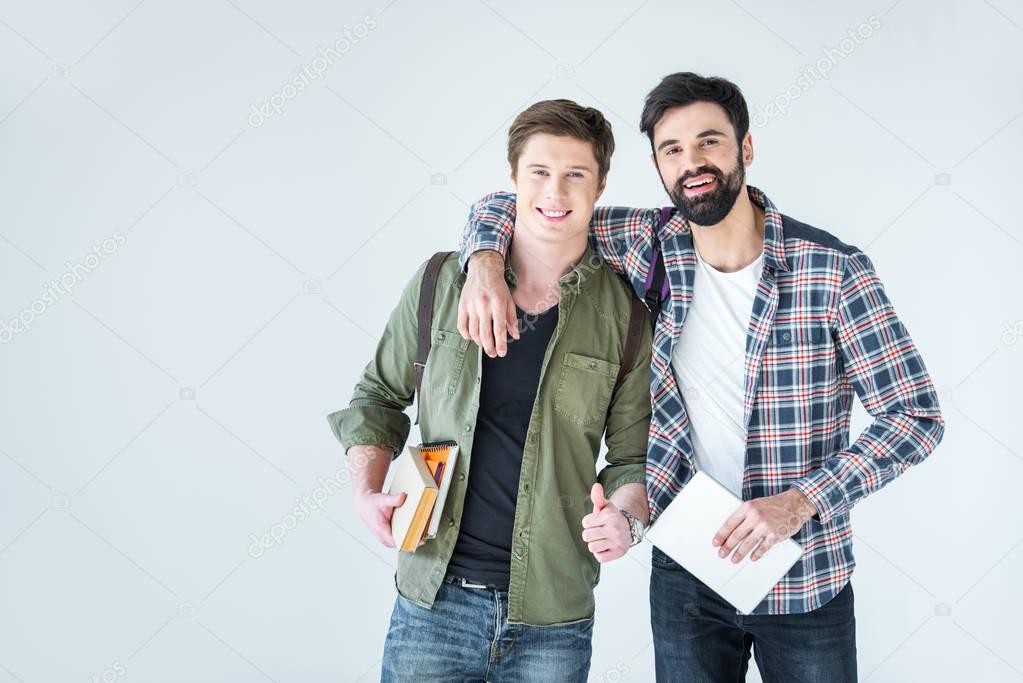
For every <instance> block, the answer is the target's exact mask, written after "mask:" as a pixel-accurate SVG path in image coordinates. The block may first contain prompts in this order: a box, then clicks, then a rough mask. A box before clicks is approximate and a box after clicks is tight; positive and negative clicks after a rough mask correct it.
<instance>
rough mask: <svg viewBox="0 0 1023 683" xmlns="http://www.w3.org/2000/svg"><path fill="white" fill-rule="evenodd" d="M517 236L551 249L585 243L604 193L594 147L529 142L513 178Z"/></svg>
mask: <svg viewBox="0 0 1023 683" xmlns="http://www.w3.org/2000/svg"><path fill="white" fill-rule="evenodd" d="M511 179H512V184H513V185H514V187H515V192H516V194H517V196H518V198H517V201H516V212H517V214H518V215H517V221H516V231H519V230H522V229H525V230H527V231H528V232H529V235H530V237H532V238H535V239H537V240H540V241H543V242H547V243H567V242H573V241H580V240H581V241H582V242H585V240H586V233H587V231H588V230H589V225H590V217H591V216H592V215H593V206H594V204H596V202H597V198H598V197H600V194H601V192H603V191H604V181H602V180H600V179H599V177H598V168H597V159H596V156H595V155H594V152H593V144H592V143H591V142H588V141H586V140H580V139H579V138H575V137H572V136H569V135H550V134H548V133H535V134H533V135H531V136H529V139H528V140H526V143H525V145H523V147H522V153H521V155H520V156H519V159H518V165H517V168H515V169H513V172H512V176H511Z"/></svg>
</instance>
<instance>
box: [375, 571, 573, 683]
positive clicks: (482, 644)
mask: <svg viewBox="0 0 1023 683" xmlns="http://www.w3.org/2000/svg"><path fill="white" fill-rule="evenodd" d="M592 633H593V619H585V620H583V621H577V622H572V623H570V624H561V625H555V626H527V625H524V624H509V623H508V592H507V591H502V590H494V589H490V588H463V587H461V586H459V585H452V584H449V583H442V584H441V586H440V591H439V592H438V593H437V598H436V600H435V601H434V603H433V608H431V609H427V608H426V607H423V606H421V605H418V604H416V603H415V602H412V601H411V600H408V599H407V598H404V597H402V596H401V595H398V597H397V599H396V600H395V603H394V611H393V612H392V613H391V626H390V628H389V629H388V631H387V640H386V641H385V643H384V661H383V672H382V675H381V678H380V680H381V681H384V682H385V683H389V682H390V681H409V682H411V681H415V682H416V683H419V682H420V681H445V682H447V681H495V682H496V681H525V682H529V683H532V682H533V681H566V682H569V681H579V682H580V683H585V681H586V677H587V675H588V674H589V671H590V654H591V646H590V639H591V636H592Z"/></svg>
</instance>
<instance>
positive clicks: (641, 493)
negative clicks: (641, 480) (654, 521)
mask: <svg viewBox="0 0 1023 683" xmlns="http://www.w3.org/2000/svg"><path fill="white" fill-rule="evenodd" d="M608 500H610V501H611V502H612V503H614V504H615V507H617V508H618V509H619V510H626V511H628V512H630V513H632V514H633V515H635V516H636V518H637V519H639V521H641V522H643V526H646V525H647V523H649V521H650V506H649V504H648V503H647V499H646V486H644V485H643V484H637V483H633V484H622V485H621V486H619V487H618V488H617V489H616V490H615V492H614V493H613V494H612V495H611V497H610V498H609V499H608Z"/></svg>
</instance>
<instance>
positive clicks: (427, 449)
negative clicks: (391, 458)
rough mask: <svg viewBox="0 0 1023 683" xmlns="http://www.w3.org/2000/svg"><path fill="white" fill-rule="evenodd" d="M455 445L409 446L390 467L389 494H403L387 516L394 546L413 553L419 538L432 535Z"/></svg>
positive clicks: (450, 470) (439, 512) (449, 472)
mask: <svg viewBox="0 0 1023 683" xmlns="http://www.w3.org/2000/svg"><path fill="white" fill-rule="evenodd" d="M457 456H458V446H457V444H455V442H453V441H440V442H435V443H427V444H420V445H419V446H409V447H408V449H407V450H406V451H405V452H404V453H402V454H401V455H400V456H398V458H397V459H396V460H395V462H394V464H393V465H392V466H391V467H392V468H393V469H394V474H393V476H392V479H391V487H390V489H389V490H388V492H389V493H391V494H398V493H403V492H404V493H405V502H404V503H402V504H401V505H400V506H399V507H397V508H395V509H394V513H393V514H392V515H391V533H392V535H393V536H394V542H395V544H397V546H398V549H399V550H402V551H405V552H413V553H414V552H415V551H416V549H417V548H418V547H419V543H420V541H423V540H426V539H429V538H434V537H435V536H436V535H437V529H438V526H439V524H440V518H441V511H442V510H443V509H444V500H445V499H446V497H447V492H448V488H450V485H451V477H452V474H453V473H454V469H455V468H454V465H455V460H456V458H457Z"/></svg>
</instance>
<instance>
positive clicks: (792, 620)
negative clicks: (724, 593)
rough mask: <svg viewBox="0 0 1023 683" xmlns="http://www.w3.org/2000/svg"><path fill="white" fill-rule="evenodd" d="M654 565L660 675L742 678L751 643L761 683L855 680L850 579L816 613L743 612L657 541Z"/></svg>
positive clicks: (700, 682) (704, 682)
mask: <svg viewBox="0 0 1023 683" xmlns="http://www.w3.org/2000/svg"><path fill="white" fill-rule="evenodd" d="M651 564H652V573H651V576H650V622H651V625H652V627H653V632H654V661H655V665H656V670H657V680H658V681H686V682H687V683H708V682H716V681H722V682H725V681H727V682H728V683H733V682H734V681H743V680H745V678H746V669H747V668H748V665H749V656H750V649H751V647H752V650H753V655H754V657H755V658H756V661H757V667H758V668H759V669H760V676H761V677H762V678H763V679H764V683H775V682H776V681H783V682H784V683H797V682H802V681H805V682H806V683H845V682H846V681H850V682H852V683H855V681H856V620H855V618H854V616H853V590H852V584H851V583H850V584H846V586H845V588H843V589H842V590H841V591H839V593H838V595H836V596H835V597H834V598H832V600H831V601H829V602H828V603H827V604H826V605H823V606H821V607H820V608H818V609H816V610H814V611H812V612H807V613H805V614H780V615H750V616H744V615H741V614H738V613H737V612H736V611H735V608H734V607H732V606H731V605H730V604H728V603H727V602H725V601H724V600H723V599H721V598H720V597H718V595H717V593H715V592H714V591H712V590H711V589H710V588H707V586H706V585H705V584H704V583H703V582H701V581H700V580H699V579H697V578H696V577H695V576H693V575H692V574H690V573H689V572H688V571H686V570H685V569H683V568H682V567H681V566H679V565H678V564H677V563H676V562H674V561H673V560H672V559H671V558H670V557H668V556H667V555H665V554H664V553H662V552H661V551H660V550H658V549H657V548H656V547H655V548H654V549H653V557H652V561H651Z"/></svg>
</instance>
